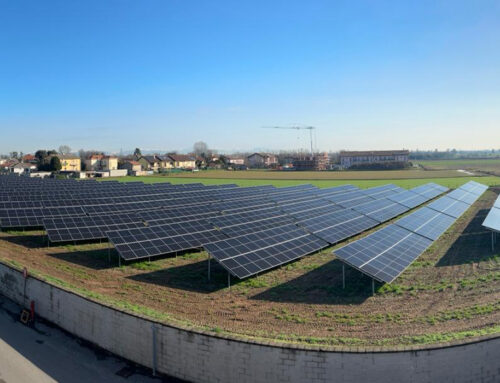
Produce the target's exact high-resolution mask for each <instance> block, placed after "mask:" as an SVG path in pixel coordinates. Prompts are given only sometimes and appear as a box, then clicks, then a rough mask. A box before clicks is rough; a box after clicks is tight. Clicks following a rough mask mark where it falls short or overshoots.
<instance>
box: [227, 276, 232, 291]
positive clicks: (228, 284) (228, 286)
mask: <svg viewBox="0 0 500 383" xmlns="http://www.w3.org/2000/svg"><path fill="white" fill-rule="evenodd" d="M227 288H228V289H229V290H231V274H229V271H228V272H227Z"/></svg>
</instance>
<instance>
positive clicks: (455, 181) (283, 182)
mask: <svg viewBox="0 0 500 383" xmlns="http://www.w3.org/2000/svg"><path fill="white" fill-rule="evenodd" d="M275 174H276V175H279V174H282V173H275ZM104 180H118V181H121V182H130V181H142V182H144V183H156V182H170V183H172V184H182V183H192V182H201V183H203V184H205V185H219V184H232V183H234V184H237V185H239V186H256V185H274V186H277V187H282V186H292V185H299V184H305V183H310V184H312V185H315V186H318V187H320V188H325V187H331V186H338V185H343V184H346V183H348V184H352V185H355V186H358V187H360V188H369V187H373V186H378V185H385V184H387V183H393V184H396V185H398V186H401V187H403V188H405V189H409V188H412V187H414V186H418V185H422V184H425V183H428V182H435V183H438V184H440V185H443V186H446V187H449V188H456V187H459V186H460V185H463V184H464V183H466V182H468V181H471V180H474V181H477V182H480V183H482V184H485V185H488V186H495V185H500V177H493V176H491V177H450V178H417V179H378V180H373V179H366V180H314V179H308V180H290V179H278V178H275V179H243V178H225V179H220V178H184V177H172V176H144V177H117V178H105V179H103V181H104Z"/></svg>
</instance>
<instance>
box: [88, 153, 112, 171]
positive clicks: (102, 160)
mask: <svg viewBox="0 0 500 383" xmlns="http://www.w3.org/2000/svg"><path fill="white" fill-rule="evenodd" d="M84 162H85V170H87V171H110V170H116V169H118V157H116V156H105V155H103V154H93V155H91V156H90V157H88V158H86V159H85V161H84Z"/></svg>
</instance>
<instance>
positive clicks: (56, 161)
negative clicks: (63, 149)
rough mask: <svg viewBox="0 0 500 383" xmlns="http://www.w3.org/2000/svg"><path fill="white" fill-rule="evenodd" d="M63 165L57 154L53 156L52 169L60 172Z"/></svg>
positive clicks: (51, 160)
mask: <svg viewBox="0 0 500 383" xmlns="http://www.w3.org/2000/svg"><path fill="white" fill-rule="evenodd" d="M61 168H62V165H61V160H60V159H59V157H57V156H53V157H52V158H51V159H50V170H52V171H56V172H58V171H59V170H61Z"/></svg>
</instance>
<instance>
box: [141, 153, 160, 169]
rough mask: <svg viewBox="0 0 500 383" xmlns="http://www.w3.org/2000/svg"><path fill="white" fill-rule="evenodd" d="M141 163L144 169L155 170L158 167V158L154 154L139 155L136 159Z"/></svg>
mask: <svg viewBox="0 0 500 383" xmlns="http://www.w3.org/2000/svg"><path fill="white" fill-rule="evenodd" d="M137 162H139V163H140V164H141V165H142V168H143V169H144V170H152V171H155V172H157V171H158V169H159V168H160V160H159V159H158V158H157V157H156V156H141V157H139V159H138V160H137Z"/></svg>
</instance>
